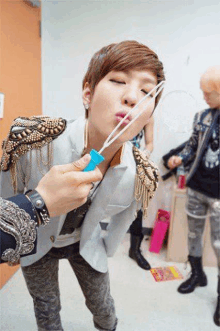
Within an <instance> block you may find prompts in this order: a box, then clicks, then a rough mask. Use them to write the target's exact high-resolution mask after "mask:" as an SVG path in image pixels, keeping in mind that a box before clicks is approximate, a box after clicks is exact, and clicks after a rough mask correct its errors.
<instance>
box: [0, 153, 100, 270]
mask: <svg viewBox="0 0 220 331" xmlns="http://www.w3.org/2000/svg"><path fill="white" fill-rule="evenodd" d="M90 160H91V157H90V155H89V154H87V155H84V156H83V157H82V158H81V159H80V160H78V161H76V162H74V163H71V164H65V165H60V166H54V167H52V168H51V169H50V171H49V172H48V173H47V174H46V175H45V176H44V177H43V178H42V179H41V180H40V182H39V183H38V185H37V187H36V189H35V192H34V191H31V193H35V199H34V200H29V199H28V197H27V196H26V195H25V194H18V195H16V196H14V197H11V198H8V199H7V200H5V199H2V198H0V263H3V262H8V264H9V265H14V264H17V263H19V260H20V258H21V257H22V256H23V255H27V254H35V253H36V245H37V233H36V226H44V225H46V224H43V223H44V220H43V219H42V217H41V214H40V213H38V208H37V206H38V205H39V204H43V205H45V213H46V214H47V217H48V220H49V221H50V217H55V216H59V215H61V214H64V213H66V212H69V211H70V210H72V209H74V208H78V207H79V206H81V205H83V204H84V203H85V202H86V200H87V196H88V195H89V191H90V189H91V186H92V185H91V184H92V183H93V182H96V181H100V180H101V179H102V175H101V173H100V171H99V169H98V168H96V169H95V170H94V171H89V172H83V171H82V170H83V169H84V168H85V167H86V166H87V165H88V163H89V162H90Z"/></svg>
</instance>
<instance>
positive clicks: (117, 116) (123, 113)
mask: <svg viewBox="0 0 220 331" xmlns="http://www.w3.org/2000/svg"><path fill="white" fill-rule="evenodd" d="M126 115H127V113H126V112H118V113H116V114H115V116H116V119H117V121H118V122H120V121H121V120H122V119H123V118H124V117H125V116H126ZM131 120H132V117H131V116H130V115H129V116H128V117H127V118H126V119H125V120H124V122H123V123H122V125H123V124H124V125H126V124H128V123H129V122H130V121H131Z"/></svg>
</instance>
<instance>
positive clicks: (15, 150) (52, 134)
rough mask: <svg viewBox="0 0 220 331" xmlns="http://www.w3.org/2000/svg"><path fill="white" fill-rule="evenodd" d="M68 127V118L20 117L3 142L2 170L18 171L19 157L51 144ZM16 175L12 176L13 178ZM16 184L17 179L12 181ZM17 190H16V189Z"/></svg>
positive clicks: (0, 166)
mask: <svg viewBox="0 0 220 331" xmlns="http://www.w3.org/2000/svg"><path fill="white" fill-rule="evenodd" d="M65 128H66V120H64V119H62V118H50V117H48V116H31V117H18V118H16V119H15V120H14V121H13V122H12V125H11V128H10V131H9V133H8V136H7V138H6V139H4V140H3V143H2V150H3V154H2V158H1V163H0V170H1V171H8V170H10V171H11V172H12V175H13V173H14V175H15V172H16V163H17V161H18V160H19V158H20V157H21V156H22V155H24V154H26V153H27V152H28V151H30V150H32V149H41V148H42V147H43V146H45V145H49V144H50V142H52V141H53V140H54V139H56V138H57V137H58V136H59V135H60V134H61V133H62V132H63V131H64V130H65ZM13 177H15V176H12V178H13ZM12 184H13V186H14V190H15V188H16V187H15V186H16V183H15V181H14V182H13V183H12ZM15 191H16V190H15Z"/></svg>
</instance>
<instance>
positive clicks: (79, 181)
mask: <svg viewBox="0 0 220 331" xmlns="http://www.w3.org/2000/svg"><path fill="white" fill-rule="evenodd" d="M90 160H91V156H90V155H89V154H86V155H84V156H83V157H82V158H81V159H79V160H77V161H75V162H73V163H70V164H65V165H56V166H53V167H52V168H51V169H50V171H49V172H48V173H47V174H46V175H45V176H44V177H43V178H42V179H41V180H40V182H39V183H38V185H37V187H36V191H38V193H39V194H40V195H41V196H42V198H43V199H44V202H45V204H46V206H47V209H48V211H49V214H50V216H51V217H54V216H59V215H61V214H65V213H68V212H69V211H70V210H73V209H75V208H78V207H79V206H81V205H83V204H84V203H85V202H86V200H87V196H88V194H89V191H90V190H91V188H92V187H93V182H96V181H100V180H102V174H101V172H100V170H99V169H98V168H97V167H96V169H95V170H93V171H88V172H82V170H83V169H84V168H85V167H86V166H87V165H88V164H89V162H90Z"/></svg>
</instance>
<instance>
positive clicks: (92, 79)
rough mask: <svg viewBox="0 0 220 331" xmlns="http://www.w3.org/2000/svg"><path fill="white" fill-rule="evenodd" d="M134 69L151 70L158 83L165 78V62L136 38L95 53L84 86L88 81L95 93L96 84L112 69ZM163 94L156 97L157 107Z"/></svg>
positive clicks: (84, 79)
mask: <svg viewBox="0 0 220 331" xmlns="http://www.w3.org/2000/svg"><path fill="white" fill-rule="evenodd" d="M132 69H133V70H150V71H151V72H152V73H153V74H154V75H155V76H156V77H157V83H160V82H161V81H162V80H165V75H164V70H163V64H162V62H161V61H159V58H158V56H157V54H156V53H155V52H154V51H152V50H151V49H150V48H149V47H147V46H145V45H143V44H140V43H139V42H137V41H135V40H126V41H122V42H120V43H114V44H110V45H108V46H105V47H103V48H101V49H100V50H99V51H98V52H96V53H95V54H94V55H93V57H92V59H91V61H90V63H89V67H88V70H87V72H86V74H85V76H84V78H83V84H82V85H83V88H84V86H85V84H86V83H88V84H89V86H90V89H91V92H92V93H93V92H94V90H95V87H96V85H97V84H98V83H99V82H100V80H101V79H102V78H104V77H105V76H106V75H107V74H108V73H109V72H110V71H113V70H114V71H128V70H132ZM161 94H162V92H160V93H159V94H158V96H157V97H156V100H155V107H156V105H157V103H158V101H159V99H160V97H161Z"/></svg>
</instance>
